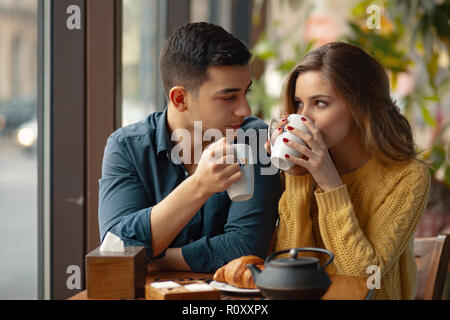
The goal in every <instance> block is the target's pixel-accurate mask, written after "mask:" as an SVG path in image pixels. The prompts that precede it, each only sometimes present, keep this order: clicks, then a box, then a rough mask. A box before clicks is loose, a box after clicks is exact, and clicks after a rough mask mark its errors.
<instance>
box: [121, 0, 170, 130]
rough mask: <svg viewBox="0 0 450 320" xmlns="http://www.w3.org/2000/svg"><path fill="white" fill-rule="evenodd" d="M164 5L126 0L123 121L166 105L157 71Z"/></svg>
mask: <svg viewBox="0 0 450 320" xmlns="http://www.w3.org/2000/svg"><path fill="white" fill-rule="evenodd" d="M162 6H163V3H162V2H161V1H159V0H123V52H122V64H123V105H122V110H123V114H122V119H123V121H122V124H123V125H128V124H130V123H133V122H136V121H140V120H142V119H144V118H145V117H146V116H147V115H148V114H150V113H152V112H154V111H157V110H161V109H163V108H164V107H165V105H164V103H165V100H164V97H163V95H162V92H161V91H160V90H161V87H160V84H159V71H158V57H159V50H160V34H161V30H160V28H159V27H158V26H159V19H161V17H160V15H159V11H160V10H161V9H162Z"/></svg>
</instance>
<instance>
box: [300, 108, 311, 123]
mask: <svg viewBox="0 0 450 320" xmlns="http://www.w3.org/2000/svg"><path fill="white" fill-rule="evenodd" d="M297 114H299V115H302V116H305V117H306V118H308V119H309V120H311V121H313V122H314V119H313V114H312V110H311V108H308V107H304V108H303V109H301V110H300V109H299V110H298V112H297Z"/></svg>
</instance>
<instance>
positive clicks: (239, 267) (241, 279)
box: [213, 256, 264, 289]
mask: <svg viewBox="0 0 450 320" xmlns="http://www.w3.org/2000/svg"><path fill="white" fill-rule="evenodd" d="M252 263H253V264H256V266H257V267H258V268H259V269H260V270H264V260H263V259H261V258H259V257H257V256H243V257H240V258H237V259H234V260H232V261H230V262H228V263H227V264H226V265H224V266H223V267H221V268H219V269H217V271H216V272H215V273H214V276H213V280H215V281H219V282H226V283H228V284H231V285H233V286H235V287H238V288H245V289H256V285H255V282H254V281H253V275H252V272H251V271H250V269H248V268H246V267H245V266H246V265H248V264H252Z"/></svg>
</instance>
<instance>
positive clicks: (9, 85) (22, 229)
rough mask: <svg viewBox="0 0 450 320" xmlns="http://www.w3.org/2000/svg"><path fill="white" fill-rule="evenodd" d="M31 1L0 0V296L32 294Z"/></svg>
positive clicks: (34, 257)
mask: <svg viewBox="0 0 450 320" xmlns="http://www.w3.org/2000/svg"><path fill="white" fill-rule="evenodd" d="M37 5H38V2H37V1H35V0H22V1H8V0H0V43H1V44H0V70H1V74H0V77H1V79H0V82H1V86H0V150H1V151H0V241H1V243H2V245H1V246H0V257H1V259H0V299H37V298H38V245H37V243H38V199H37V197H38V196H37V194H38V188H37V186H38V157H37V144H38V141H37V138H38V137H37V135H38V124H37V123H38V121H37V61H38V58H37V57H38V53H37V48H36V43H37V37H38V34H37V31H36V30H38V27H37V23H38V19H37V15H38V13H37V12H38V10H37V9H38V8H37Z"/></svg>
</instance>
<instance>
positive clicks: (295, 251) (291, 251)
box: [264, 247, 334, 268]
mask: <svg viewBox="0 0 450 320" xmlns="http://www.w3.org/2000/svg"><path fill="white" fill-rule="evenodd" d="M300 251H309V252H319V253H325V254H327V255H329V256H330V259H328V261H327V262H325V263H324V264H323V265H322V266H321V267H322V268H325V267H327V266H328V265H329V264H330V263H331V262H332V261H333V259H334V254H333V253H332V252H331V251H329V250H326V249H322V248H311V247H307V248H293V249H287V250H282V251H278V252H274V253H272V254H271V255H270V256H268V257H267V259H266V261H264V263H266V262H269V261H270V260H272V259H273V258H274V257H275V256H278V255H280V254H283V253H289V254H290V256H291V258H293V259H297V255H298V253H299V252H300Z"/></svg>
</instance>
